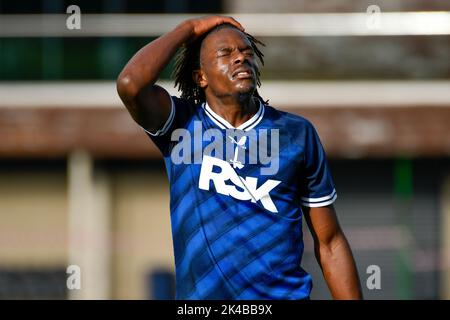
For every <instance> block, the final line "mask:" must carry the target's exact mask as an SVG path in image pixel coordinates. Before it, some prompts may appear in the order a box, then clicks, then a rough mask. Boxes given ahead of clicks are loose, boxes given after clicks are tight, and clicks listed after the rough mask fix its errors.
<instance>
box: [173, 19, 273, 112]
mask: <svg viewBox="0 0 450 320" xmlns="http://www.w3.org/2000/svg"><path fill="white" fill-rule="evenodd" d="M221 28H235V27H234V26H233V25H231V24H228V23H225V24H221V25H218V26H216V27H214V28H213V29H211V30H209V31H208V32H207V33H205V34H203V35H202V36H201V37H199V38H198V39H196V40H195V41H194V42H192V43H189V44H187V45H184V46H183V47H181V49H180V50H179V52H178V53H177V55H176V57H175V67H174V69H173V72H172V77H173V78H174V79H175V87H178V90H179V91H181V98H184V99H188V100H193V101H194V102H195V103H196V104H198V103H203V102H205V101H206V96H205V92H204V91H203V90H201V89H200V88H199V87H198V85H197V83H196V82H195V81H194V79H192V73H193V72H194V71H195V70H198V69H200V49H201V45H202V42H203V40H204V39H205V38H206V36H207V35H208V34H210V33H212V32H214V31H217V30H219V29H221ZM244 34H245V36H246V37H247V39H248V40H249V41H250V45H251V47H252V49H253V51H254V52H255V54H256V56H257V57H258V59H259V61H260V62H261V64H262V65H264V54H263V53H262V52H261V50H260V49H259V48H258V45H261V46H265V44H264V43H263V42H261V41H259V40H258V39H256V38H255V37H253V36H252V35H250V34H248V33H246V32H244ZM255 71H256V84H257V86H258V87H260V86H261V80H260V72H259V69H258V67H256V68H255ZM253 96H255V97H256V98H258V99H259V100H260V101H261V102H262V103H267V102H264V100H263V99H262V98H261V96H260V95H259V93H258V90H255V92H254V93H253Z"/></svg>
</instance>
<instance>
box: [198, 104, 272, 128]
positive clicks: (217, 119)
mask: <svg viewBox="0 0 450 320" xmlns="http://www.w3.org/2000/svg"><path fill="white" fill-rule="evenodd" d="M202 107H203V109H204V110H205V113H206V114H207V115H208V117H209V118H210V119H211V120H212V121H213V122H214V123H215V124H217V125H218V126H219V127H220V128H221V129H239V130H244V131H248V130H251V129H253V128H254V127H255V126H256V125H257V124H258V123H259V122H261V120H262V118H263V116H264V110H265V108H264V104H262V103H261V101H259V109H258V112H256V113H255V115H254V116H253V117H251V118H250V119H248V120H247V121H245V122H244V123H243V124H241V125H240V126H238V127H236V128H235V127H233V125H231V124H230V123H229V122H228V121H227V120H225V119H224V118H222V117H221V116H219V115H218V114H217V113H215V112H214V111H213V109H211V107H210V106H209V105H208V102H205V103H203V105H202Z"/></svg>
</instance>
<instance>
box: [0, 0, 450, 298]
mask: <svg viewBox="0 0 450 320" xmlns="http://www.w3.org/2000/svg"><path fill="white" fill-rule="evenodd" d="M70 5H77V6H78V7H79V9H80V10H81V16H80V19H81V20H80V22H81V24H80V27H81V28H80V29H77V28H74V29H69V28H68V25H69V26H72V27H73V25H74V24H75V25H76V17H75V16H73V15H72V14H74V13H75V14H76V13H77V12H76V11H69V13H67V12H66V10H67V8H68V7H69V6H70ZM207 13H226V14H229V15H233V16H234V17H235V18H236V19H237V20H238V21H240V22H241V23H242V24H243V25H244V26H245V27H246V30H247V31H248V32H250V33H252V34H253V35H255V36H257V37H258V38H259V39H261V40H262V41H263V42H264V43H265V44H266V47H265V48H263V51H264V53H265V62H266V63H265V66H264V68H263V69H262V87H261V89H260V92H261V95H262V96H263V98H265V99H269V100H270V104H271V105H273V106H275V107H278V108H280V109H283V110H286V111H289V112H293V113H296V114H300V115H302V116H304V117H306V118H308V119H309V120H311V121H312V123H313V124H314V125H315V126H316V128H317V130H318V132H319V134H320V136H321V139H322V142H323V144H324V146H325V149H326V151H327V154H328V157H329V162H330V165H331V168H332V172H333V176H334V179H335V182H336V186H337V191H338V195H339V196H338V200H337V202H336V203H335V206H336V209H337V212H338V215H339V219H340V222H341V225H342V227H343V229H344V232H345V233H346V235H347V237H348V239H349V242H350V244H351V246H352V248H353V252H354V255H355V258H356V261H357V265H358V269H359V274H360V278H361V283H362V286H363V289H364V295H365V297H366V298H368V299H450V161H449V157H450V59H449V57H450V3H449V2H448V1H438V0H428V1H420V0H410V1H406V0H404V1H401V0H389V1H388V0H385V1H365V0H363V1H361V0H332V1H330V0H326V1H325V0H315V1H312V0H296V1H291V0H278V1H271V0H246V1H240V0H222V1H210V0H209V1H208V0H201V1H200V0H158V1H150V0H148V1H131V0H128V1H127V0H109V1H106V0H105V1H87V0H86V1H75V0H71V1H56V0H55V1H51V0H41V1H25V0H10V1H9V0H1V1H0V298H2V299H171V298H173V295H174V273H173V252H172V249H173V248H172V238H171V228H170V213H169V188H168V183H167V178H166V174H165V169H164V164H163V161H162V158H161V156H160V154H159V153H158V151H157V149H156V148H155V146H154V145H153V144H152V143H151V141H150V140H149V139H148V138H147V136H146V135H145V134H144V132H143V131H142V130H140V129H139V128H138V126H137V125H136V124H135V123H134V122H133V121H132V119H131V117H130V116H129V115H128V113H127V111H126V110H125V108H124V107H123V106H122V105H121V103H120V100H119V98H118V96H117V94H116V90H115V82H114V81H115V78H116V77H117V75H118V74H119V72H120V70H121V69H122V67H123V66H124V65H125V63H126V62H127V61H128V59H129V58H131V56H132V55H133V54H134V53H135V52H136V51H137V50H138V49H139V48H141V47H142V46H144V45H145V44H147V43H148V42H150V41H151V40H153V39H155V38H156V37H158V36H159V35H161V34H163V33H164V32H167V31H169V30H171V29H172V28H173V27H175V26H176V25H177V24H178V23H179V22H181V21H182V20H184V19H186V18H191V17H194V16H195V15H197V14H207ZM73 19H75V20H73ZM171 69H172V64H171V65H169V66H168V67H167V68H166V70H164V72H163V75H162V79H161V82H160V84H161V85H163V86H164V87H165V88H166V89H168V90H169V91H170V92H171V93H172V94H177V92H176V90H175V89H173V83H172V81H171V79H170V73H171ZM304 234H305V243H306V245H305V254H304V260H303V267H304V268H305V269H306V270H307V271H308V272H310V273H311V274H312V276H313V279H314V289H313V293H312V298H313V299H329V298H330V294H329V293H328V290H327V287H326V284H325V283H324V281H323V277H322V275H321V272H320V268H319V266H318V264H317V262H316V260H315V258H314V254H313V248H312V240H311V236H310V234H309V231H308V230H307V229H305V230H304ZM69 265H77V266H79V267H80V270H81V289H80V290H69V289H68V288H67V286H66V281H67V279H68V278H69V277H70V276H71V274H70V273H69V274H68V273H67V272H66V271H67V268H68V266H69ZM371 265H376V266H378V267H379V268H380V271H381V288H380V289H373V290H370V289H369V288H368V287H367V286H366V281H367V279H368V278H369V276H370V275H371V273H367V268H368V267H369V266H371Z"/></svg>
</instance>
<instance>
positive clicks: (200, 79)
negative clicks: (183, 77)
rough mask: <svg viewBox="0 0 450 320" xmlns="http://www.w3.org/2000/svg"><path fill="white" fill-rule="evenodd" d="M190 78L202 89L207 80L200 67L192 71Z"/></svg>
mask: <svg viewBox="0 0 450 320" xmlns="http://www.w3.org/2000/svg"><path fill="white" fill-rule="evenodd" d="M192 79H193V80H194V82H195V83H196V84H197V85H198V86H199V87H200V88H202V89H204V88H205V87H206V86H207V85H208V80H207V79H206V76H205V73H204V72H203V71H202V69H198V70H194V71H192Z"/></svg>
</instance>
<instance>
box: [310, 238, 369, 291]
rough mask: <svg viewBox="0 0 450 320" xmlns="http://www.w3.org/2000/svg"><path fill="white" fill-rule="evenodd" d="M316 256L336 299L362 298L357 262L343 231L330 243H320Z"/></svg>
mask: <svg viewBox="0 0 450 320" xmlns="http://www.w3.org/2000/svg"><path fill="white" fill-rule="evenodd" d="M316 256H317V259H318V262H319V264H320V266H321V268H322V272H323V275H324V278H325V281H326V283H327V285H328V288H329V289H330V292H331V295H332V296H333V298H334V299H362V292H361V284H360V281H359V277H358V271H357V269H356V264H355V261H354V259H353V255H352V252H351V249H350V246H349V244H348V242H347V239H346V238H345V236H344V234H343V233H342V232H340V233H338V234H336V235H335V236H334V237H333V239H332V240H331V241H330V242H329V243H326V244H319V245H318V247H317V248H316Z"/></svg>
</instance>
